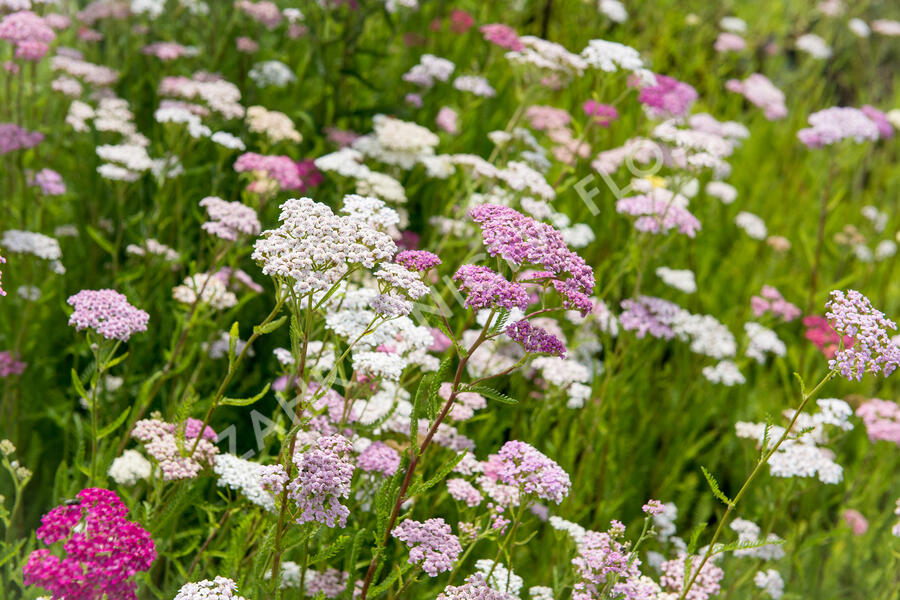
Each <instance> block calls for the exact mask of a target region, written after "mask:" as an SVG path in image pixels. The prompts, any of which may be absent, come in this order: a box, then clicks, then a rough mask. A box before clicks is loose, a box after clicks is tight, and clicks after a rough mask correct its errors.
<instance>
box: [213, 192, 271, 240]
mask: <svg viewBox="0 0 900 600" xmlns="http://www.w3.org/2000/svg"><path fill="white" fill-rule="evenodd" d="M200 206H202V207H204V208H205V209H206V212H207V214H209V218H210V220H209V221H207V222H206V223H204V224H203V225H202V228H203V230H204V231H206V232H207V233H210V234H212V235H215V236H217V237H220V238H222V239H223V240H228V241H232V242H233V241H235V240H237V239H238V237H240V236H241V235H259V232H260V230H261V229H262V226H261V225H260V224H259V217H257V216H256V211H255V210H253V209H252V208H250V207H249V206H245V205H244V204H241V203H240V202H228V201H226V200H222V199H221V198H217V197H216V196H207V197H206V198H204V199H203V200H201V201H200Z"/></svg>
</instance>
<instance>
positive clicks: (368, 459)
mask: <svg viewBox="0 0 900 600" xmlns="http://www.w3.org/2000/svg"><path fill="white" fill-rule="evenodd" d="M356 466H358V467H359V468H360V469H362V470H363V471H365V472H367V473H381V474H382V475H385V476H387V477H390V476H391V475H393V474H394V473H396V472H397V468H398V467H399V466H400V453H399V452H397V451H396V450H394V449H393V448H391V447H390V446H388V445H387V444H385V443H384V442H373V443H371V444H369V445H368V447H366V449H365V450H363V451H362V452H360V454H359V456H358V457H357V459H356Z"/></svg>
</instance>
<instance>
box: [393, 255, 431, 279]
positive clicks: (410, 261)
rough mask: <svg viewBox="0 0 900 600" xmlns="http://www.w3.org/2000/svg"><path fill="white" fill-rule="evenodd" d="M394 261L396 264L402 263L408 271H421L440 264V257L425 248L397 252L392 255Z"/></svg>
mask: <svg viewBox="0 0 900 600" xmlns="http://www.w3.org/2000/svg"><path fill="white" fill-rule="evenodd" d="M394 262H395V263H397V264H398V265H403V266H404V267H406V268H407V269H409V270H410V271H419V272H420V273H421V272H425V271H429V270H431V269H433V268H435V267H436V266H438V265H439V264H441V259H440V258H438V257H437V255H436V254H432V253H431V252H428V251H427V250H403V251H402V252H398V253H397V256H395V257H394Z"/></svg>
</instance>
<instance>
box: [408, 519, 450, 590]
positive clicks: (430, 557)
mask: <svg viewBox="0 0 900 600" xmlns="http://www.w3.org/2000/svg"><path fill="white" fill-rule="evenodd" d="M391 535H392V536H394V537H395V538H397V539H398V540H400V541H401V542H403V543H405V544H406V547H407V548H409V564H411V565H417V564H420V566H421V567H422V570H423V571H425V572H426V573H427V574H428V575H429V576H431V577H437V576H438V574H440V573H443V572H445V571H449V570H450V569H452V568H453V563H454V562H456V559H457V558H458V557H459V555H460V553H461V552H462V546H460V544H459V538H458V537H456V536H455V535H454V534H453V531H452V530H451V529H450V525H448V524H447V523H446V522H445V521H444V519H441V518H436V519H428V520H427V521H425V522H420V521H413V520H412V519H407V520H406V521H403V522H402V523H400V524H399V525H397V526H396V527H394V529H392V530H391Z"/></svg>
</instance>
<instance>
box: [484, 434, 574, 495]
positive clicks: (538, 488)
mask: <svg viewBox="0 0 900 600" xmlns="http://www.w3.org/2000/svg"><path fill="white" fill-rule="evenodd" d="M497 457H498V459H499V460H498V461H497V462H496V463H495V464H496V465H497V467H498V468H497V471H496V477H497V479H498V480H499V481H500V482H501V483H504V484H506V485H511V486H514V487H517V488H518V489H519V490H520V492H521V493H523V494H526V495H531V496H534V497H535V498H538V499H540V500H546V501H548V502H556V503H557V504H559V503H560V502H562V501H563V498H565V497H566V496H567V495H568V494H569V488H570V487H571V485H572V484H571V481H570V480H569V474H568V473H566V472H565V471H564V470H563V469H562V467H560V466H559V465H558V464H556V462H554V461H553V460H551V459H550V458H548V457H547V456H546V455H544V454H543V453H542V452H540V451H538V450H537V449H536V448H535V447H534V446H531V445H530V444H527V443H525V442H520V441H517V440H511V441H509V442H506V443H505V444H503V446H502V447H501V448H500V451H499V452H498V453H497Z"/></svg>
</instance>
